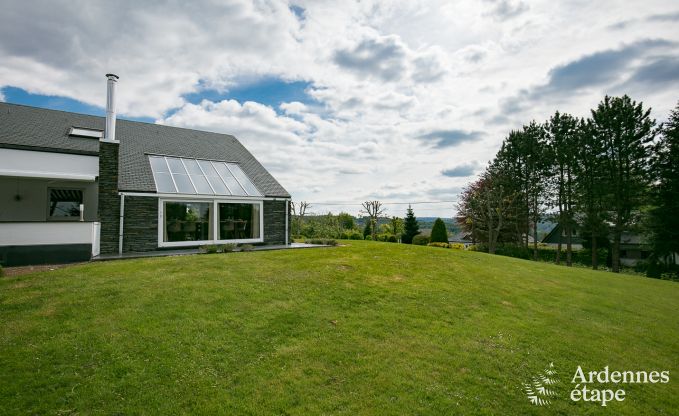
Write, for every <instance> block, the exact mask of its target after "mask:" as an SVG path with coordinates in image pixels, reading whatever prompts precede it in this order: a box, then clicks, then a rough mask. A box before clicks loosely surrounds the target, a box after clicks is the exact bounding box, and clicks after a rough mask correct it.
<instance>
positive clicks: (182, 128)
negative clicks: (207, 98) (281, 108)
mask: <svg viewBox="0 0 679 416" xmlns="http://www.w3.org/2000/svg"><path fill="white" fill-rule="evenodd" d="M0 105H8V106H13V107H23V108H27V109H33V110H41V111H51V112H56V113H64V114H73V115H76V116H85V117H93V118H96V119H102V120H106V116H105V115H102V116H95V115H93V114H85V113H76V112H75V111H66V110H57V109H54V108H45V107H36V106H33V105H26V104H17V103H9V102H7V101H0ZM102 111H103V109H102ZM116 119H117V120H116V121H121V122H125V123H139V124H147V125H149V126H160V127H167V128H171V129H179V130H187V131H196V132H200V133H210V134H218V135H222V136H229V137H231V138H234V139H236V140H238V139H237V138H236V136H234V135H233V134H229V133H219V132H216V131H210V130H198V129H190V128H188V127H179V126H172V125H168V124H161V123H157V122H153V123H151V122H148V121H139V120H128V119H126V118H122V117H116ZM239 141H240V140H239Z"/></svg>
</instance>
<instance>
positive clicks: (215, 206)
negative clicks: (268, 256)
mask: <svg viewBox="0 0 679 416" xmlns="http://www.w3.org/2000/svg"><path fill="white" fill-rule="evenodd" d="M159 208H160V212H159V221H160V222H159V223H160V225H161V226H160V227H159V231H160V235H159V245H160V246H165V247H172V246H191V245H201V244H210V243H226V242H230V241H233V242H261V241H262V202H261V201H256V202H251V201H241V200H236V201H233V202H232V201H218V200H206V201H182V200H161V201H160V206H159Z"/></svg>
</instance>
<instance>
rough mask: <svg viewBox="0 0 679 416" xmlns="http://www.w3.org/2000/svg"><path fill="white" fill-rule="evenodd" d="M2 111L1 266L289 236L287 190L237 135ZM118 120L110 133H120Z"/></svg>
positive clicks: (11, 108)
mask: <svg viewBox="0 0 679 416" xmlns="http://www.w3.org/2000/svg"><path fill="white" fill-rule="evenodd" d="M108 78H109V80H108V83H109V84H108V85H109V104H110V105H109V106H108V107H107V117H106V118H104V117H95V116H89V115H84V114H75V113H67V112H62V111H54V110H45V109H39V108H33V107H27V106H21V105H13V104H7V103H0V263H1V264H3V265H6V266H11V265H21V264H38V263H59V262H70V261H83V260H89V259H90V258H92V257H93V256H97V255H119V254H123V253H129V252H144V251H155V250H162V249H169V248H172V249H178V248H189V247H197V246H200V245H204V244H224V243H269V244H287V243H288V240H289V238H288V237H289V234H288V223H289V210H288V202H289V200H290V194H288V192H287V191H286V190H285V189H284V188H283V187H282V186H281V185H280V184H279V183H278V181H276V179H275V178H274V177H273V176H271V174H269V172H268V171H267V170H266V169H265V168H264V167H263V166H262V165H261V164H260V163H259V162H258V161H257V160H256V159H255V158H254V157H253V156H252V154H251V153H250V152H249V151H248V150H247V149H246V148H245V147H243V145H242V144H241V143H240V142H239V141H238V140H237V139H236V138H235V137H233V136H230V135H226V134H217V133H209V132H204V131H196V130H189V129H182V128H176V127H169V126H162V125H158V124H150V123H141V122H133V121H125V120H120V121H118V122H117V123H116V120H115V111H114V106H113V104H112V96H113V91H112V89H113V88H114V86H115V82H116V80H117V77H114V76H109V77H108ZM116 124H117V125H116Z"/></svg>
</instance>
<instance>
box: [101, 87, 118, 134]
mask: <svg viewBox="0 0 679 416" xmlns="http://www.w3.org/2000/svg"><path fill="white" fill-rule="evenodd" d="M106 78H107V81H106V130H105V132H104V140H109V141H115V140H116V83H117V82H118V75H115V74H106Z"/></svg>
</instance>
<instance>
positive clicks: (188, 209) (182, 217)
mask: <svg viewBox="0 0 679 416" xmlns="http://www.w3.org/2000/svg"><path fill="white" fill-rule="evenodd" d="M163 210H164V218H165V224H164V226H165V232H164V237H163V241H165V242H176V241H207V240H212V238H213V237H212V235H213V234H212V226H211V219H210V217H211V216H210V211H212V202H178V201H165V202H164V203H163Z"/></svg>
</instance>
